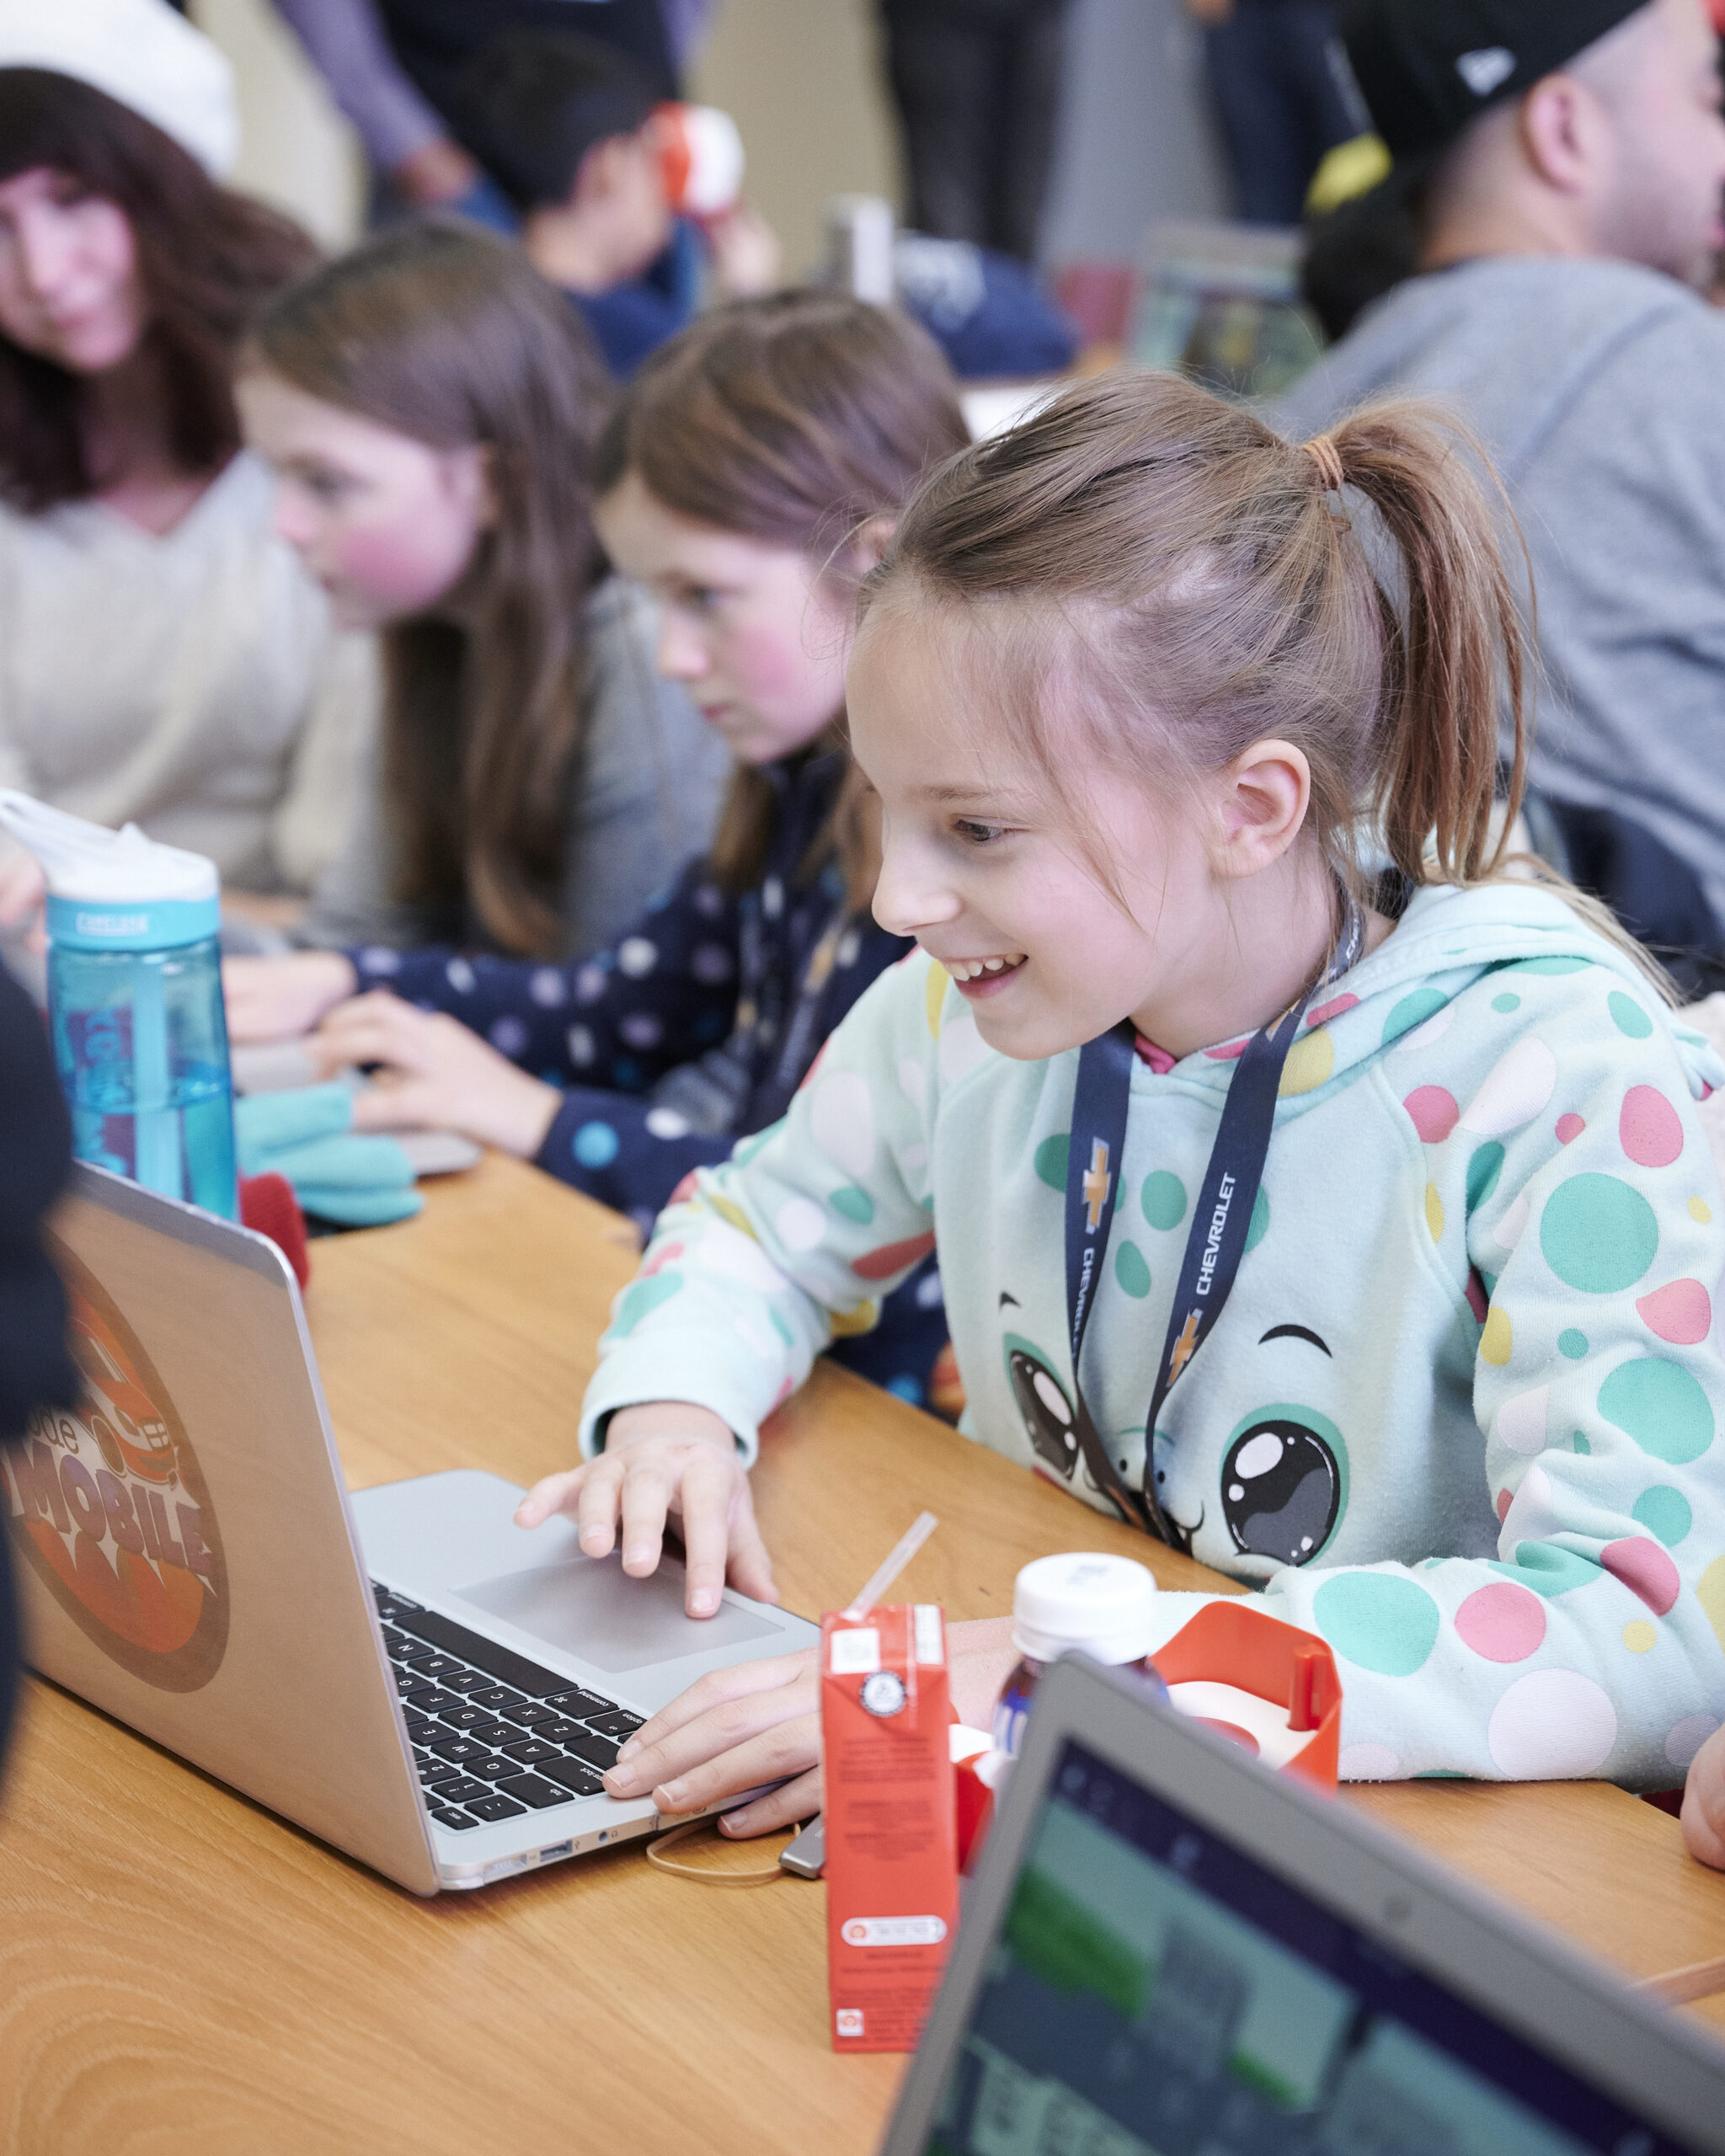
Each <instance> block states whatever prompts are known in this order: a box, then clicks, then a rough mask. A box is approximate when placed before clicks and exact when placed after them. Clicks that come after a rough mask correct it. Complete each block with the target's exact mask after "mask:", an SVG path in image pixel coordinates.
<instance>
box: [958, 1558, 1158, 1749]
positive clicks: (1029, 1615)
mask: <svg viewBox="0 0 1725 2156" xmlns="http://www.w3.org/2000/svg"><path fill="white" fill-rule="evenodd" d="M1155 1638H1156V1581H1155V1578H1154V1577H1153V1576H1152V1575H1151V1572H1150V1571H1149V1569H1148V1567H1147V1566H1143V1565H1140V1564H1137V1563H1135V1561H1133V1560H1132V1559H1131V1558H1130V1557H1114V1556H1106V1555H1103V1554H1100V1553H1097V1552H1092V1551H1084V1550H1079V1551H1075V1552H1073V1553H1071V1555H1068V1556H1059V1557H1039V1558H1038V1559H1037V1560H1036V1561H1035V1562H1034V1563H1033V1564H1029V1565H1026V1566H1025V1567H1024V1569H1023V1572H1020V1573H1019V1575H1018V1577H1017V1582H1015V1584H1014V1586H1013V1588H1012V1645H1013V1646H1015V1647H1017V1650H1018V1652H1019V1654H1020V1656H1021V1657H1022V1659H1021V1660H1020V1661H1019V1662H1018V1663H1017V1666H1016V1668H1014V1669H1013V1671H1012V1674H1011V1676H1009V1677H1008V1678H1007V1681H1006V1684H1004V1685H1003V1686H1002V1688H1001V1696H1000V1699H999V1700H998V1702H997V1703H996V1707H995V1710H994V1742H995V1749H996V1751H997V1752H1001V1753H1005V1755H1006V1756H1007V1758H1009V1759H1016V1758H1017V1756H1018V1753H1019V1752H1020V1751H1021V1750H1022V1749H1023V1741H1024V1725H1025V1722H1026V1721H1028V1718H1029V1714H1030V1709H1031V1705H1032V1702H1033V1700H1034V1699H1035V1696H1036V1688H1037V1685H1038V1684H1039V1682H1040V1680H1041V1677H1042V1673H1043V1672H1044V1669H1046V1668H1048V1666H1049V1663H1050V1662H1058V1661H1059V1660H1060V1657H1061V1656H1062V1655H1063V1654H1066V1653H1069V1652H1071V1651H1072V1650H1074V1649H1076V1650H1077V1651H1078V1652H1080V1653H1082V1654H1087V1655H1088V1656H1089V1657H1090V1658H1091V1660H1092V1662H1105V1663H1107V1664H1108V1665H1109V1666H1110V1667H1112V1668H1117V1669H1118V1668H1124V1667H1127V1666H1129V1665H1131V1664H1137V1665H1139V1666H1140V1673H1141V1675H1142V1676H1143V1678H1144V1680H1145V1682H1146V1684H1148V1685H1149V1686H1151V1687H1152V1688H1153V1689H1154V1690H1155V1692H1156V1694H1157V1695H1158V1696H1159V1697H1161V1698H1162V1699H1166V1698H1167V1687H1166V1686H1165V1685H1164V1684H1163V1683H1162V1679H1161V1678H1159V1677H1158V1676H1157V1675H1156V1671H1155V1670H1154V1669H1153V1668H1151V1665H1150V1662H1149V1660H1148V1657H1149V1654H1150V1651H1151V1645H1152V1643H1153V1642H1154V1641H1155Z"/></svg>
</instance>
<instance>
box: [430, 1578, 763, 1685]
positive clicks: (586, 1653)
mask: <svg viewBox="0 0 1725 2156" xmlns="http://www.w3.org/2000/svg"><path fill="white" fill-rule="evenodd" d="M456 1592H457V1593H458V1594H459V1595H460V1596H461V1598H462V1601H464V1602H471V1603H473V1604H477V1606H478V1608H479V1609H489V1611H490V1613H491V1614H492V1615H493V1616H494V1617H501V1618H502V1619H503V1620H504V1621H505V1624H510V1625H515V1627H516V1629H517V1630H520V1631H523V1632H526V1633H529V1634H531V1636H533V1637H534V1638H535V1639H539V1640H543V1641H544V1642H545V1644H546V1646H548V1647H557V1648H559V1649H561V1651H562V1652H563V1653H564V1654H572V1655H575V1656H578V1657H579V1659H580V1660H581V1661H583V1662H590V1663H591V1664H592V1665H593V1667H594V1668H595V1669H606V1670H617V1671H621V1670H625V1669H640V1668H644V1667H645V1666H646V1664H647V1663H649V1662H675V1661H676V1660H677V1659H678V1657H681V1656H683V1655H692V1654H710V1653H711V1652H712V1651H713V1648H715V1647H729V1646H741V1645H742V1644H743V1643H744V1642H745V1641H749V1640H766V1639H771V1638H772V1636H773V1635H774V1634H775V1633H777V1632H779V1631H782V1630H783V1627H782V1626H781V1625H775V1624H774V1623H772V1620H770V1619H768V1618H764V1617H757V1616H756V1615H755V1614H753V1612H752V1611H750V1610H747V1609H739V1608H738V1607H737V1605H736V1604H734V1602H731V1601H729V1599H727V1600H725V1601H723V1602H721V1603H720V1604H719V1605H718V1614H717V1615H716V1616H713V1617H689V1616H686V1615H685V1614H684V1612H683V1569H682V1566H681V1565H678V1566H673V1567H661V1568H660V1571H658V1572H654V1573H652V1574H651V1575H650V1576H649V1577H648V1578H646V1579H644V1580H633V1579H630V1578H629V1577H628V1576H627V1575H626V1574H625V1573H624V1572H622V1570H621V1569H620V1567H619V1566H617V1565H616V1564H608V1565H606V1564H595V1563H594V1562H593V1561H591V1560H590V1558H585V1557H577V1558H574V1559H573V1560H566V1561H564V1562H563V1563H562V1564H560V1565H538V1566H534V1567H533V1568H532V1569H531V1571H528V1572H502V1573H499V1575H498V1577H496V1578H495V1579H489V1580H481V1581H480V1582H479V1583H478V1586H477V1587H463V1588H457V1590H456Z"/></svg>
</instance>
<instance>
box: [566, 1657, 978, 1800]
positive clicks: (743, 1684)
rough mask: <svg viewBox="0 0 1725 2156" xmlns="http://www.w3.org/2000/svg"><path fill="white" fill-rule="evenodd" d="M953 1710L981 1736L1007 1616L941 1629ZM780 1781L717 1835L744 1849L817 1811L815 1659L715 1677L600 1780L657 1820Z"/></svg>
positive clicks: (633, 1741)
mask: <svg viewBox="0 0 1725 2156" xmlns="http://www.w3.org/2000/svg"><path fill="white" fill-rule="evenodd" d="M947 1655H948V1662H949V1665H950V1670H951V1676H952V1699H953V1710H954V1711H955V1712H956V1713H957V1715H958V1716H959V1719H960V1720H961V1721H965V1722H968V1723H970V1724H971V1725H972V1726H975V1727H977V1728H981V1729H985V1728H986V1727H987V1726H988V1725H989V1722H990V1721H991V1717H992V1716H993V1713H994V1703H995V1701H996V1699H997V1698H998V1697H999V1695H1000V1689H1001V1685H1002V1684H1005V1682H1006V1680H1007V1674H1008V1673H1009V1672H1010V1671H1011V1669H1012V1665H1013V1664H1014V1663H1015V1662H1017V1659H1018V1650H1017V1647H1015V1646H1013V1645H1012V1620H1011V1618H1009V1617H983V1618H976V1619H972V1620H970V1621H969V1622H968V1623H964V1624H959V1625H948V1627H947ZM763 1782H778V1783H779V1784H780V1785H781V1786H780V1787H779V1788H777V1789H772V1790H768V1791H767V1792H766V1796H757V1797H756V1799H755V1800H754V1801H753V1802H752V1803H750V1804H743V1805H739V1806H738V1807H737V1809H736V1810H735V1811H734V1812H725V1813H724V1815H723V1816H722V1817H720V1820H719V1822H718V1825H719V1831H720V1833H724V1834H732V1835H734V1836H735V1837H736V1838H738V1839H739V1840H746V1839H747V1838H748V1837H749V1836H750V1835H751V1834H770V1833H772V1831H773V1829H774V1828H777V1827H788V1826H790V1825H791V1824H792V1823H793V1822H795V1821H798V1820H803V1819H812V1818H813V1817H814V1814H815V1813H816V1812H819V1811H820V1806H821V1802H822V1793H821V1778H820V1652H819V1650H818V1649H816V1648H814V1647H805V1648H804V1650H803V1652H801V1653H800V1654H786V1655H775V1656H772V1657H770V1658H769V1659H767V1660H766V1661H762V1662H739V1663H737V1664H736V1665H735V1666H734V1668H730V1669H714V1670H711V1671H709V1672H708V1674H707V1675H706V1676H705V1677H702V1678H698V1679H697V1681H696V1682H695V1683H694V1684H692V1685H691V1686H690V1687H689V1689H688V1690H687V1691H686V1692H684V1693H682V1694H680V1696H679V1697H678V1698H676V1699H675V1700H672V1701H671V1703H670V1705H669V1706H668V1707H661V1708H660V1710H659V1712H658V1713H657V1714H656V1715H654V1717H653V1718H652V1720H651V1721H646V1722H643V1723H642V1725H641V1726H640V1728H639V1729H638V1730H637V1731H636V1732H635V1733H634V1735H633V1737H630V1738H629V1740H628V1742H627V1743H626V1744H625V1745H624V1746H623V1747H622V1750H621V1751H620V1752H619V1753H617V1764H616V1765H615V1766H614V1767H612V1768H611V1770H610V1772H609V1773H608V1774H606V1776H605V1786H606V1790H607V1792H608V1793H609V1794H610V1795H611V1796H615V1797H619V1798H622V1797H631V1796H645V1795H646V1794H647V1793H648V1792H649V1790H650V1791H651V1793H652V1796H653V1801H654V1804H655V1805H656V1806H657V1807H658V1808H659V1810H660V1811H661V1812H702V1811H705V1810H706V1808H707V1806H708V1805H710V1804H718V1803H722V1802H723V1801H724V1799H725V1798H726V1797H727V1796H736V1795H738V1794H740V1792H741V1791H742V1790H745V1789H759V1788H760V1787H761V1785H762V1783H763Z"/></svg>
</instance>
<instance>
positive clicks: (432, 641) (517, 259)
mask: <svg viewBox="0 0 1725 2156" xmlns="http://www.w3.org/2000/svg"><path fill="white" fill-rule="evenodd" d="M247 359H248V365H247V366H246V368H245V371H244V372H243V375H242V377H241V381H240V401H241V403H242V406H243V410H244V414H245V419H246V428H247V434H248V438H249V439H250V440H252V441H253V442H254V444H255V445H256V446H258V448H259V449H260V450H261V451H263V453H264V454H265V455H266V456H268V457H269V458H270V462H271V464H272V465H273V466H274V467H275V470H276V472H277V473H278V474H279V475H280V499H279V503H278V506H277V510H276V520H277V524H278V526H279V528H280V530H281V531H283V532H284V534H285V535H286V536H287V537H288V538H289V539H290V540H291V542H292V543H293V544H294V545H295V546H296V547H297V548H298V549H299V550H300V551H301V552H302V553H303V555H304V557H305V558H306V561H307V565H308V567H309V568H311V569H312V572H313V574H315V575H316V576H317V577H318V579H319V581H320V582H321V583H322V584H323V585H324V587H325V589H326V590H328V594H329V596H330V600H331V602H332V604H333V605H334V607H335V609H336V611H337V613H338V615H339V616H340V618H342V619H343V620H344V621H347V622H354V623H355V624H360V625H362V626H364V627H369V628H373V629H376V630H377V631H379V632H381V638H382V647H383V657H384V675H385V681H386V686H387V693H386V698H385V705H384V716H383V724H382V739H381V743H380V752H379V755H378V756H377V764H376V768H375V769H374V770H371V771H368V772H367V774H366V783H365V784H364V785H363V787H361V788H360V793H359V798H358V801H357V803H356V808H355V815H354V818H353V822H352V826H351V829H350V834H349V836H348V839H347V842H346V844H345V845H344V847H343V849H342V851H341V853H340V854H339V857H338V858H337V859H336V861H335V862H334V864H333V866H332V867H331V869H330V871H329V872H328V874H327V875H326V876H325V877H324V878H323V879H322V880H321V881H320V883H319V885H318V890H317V893H316V895H315V896H314V898H313V900H312V905H311V907H310V909H309V911H308V913H307V917H306V919H305V921H303V922H302V925H301V928H300V931H299V932H300V934H301V936H302V938H303V940H305V941H307V942H316V943H355V944H373V943H376V944H382V945H387V946H392V947H394V946H400V945H403V944H414V943H425V942H434V941H442V942H451V943H456V944H459V945H461V946H462V947H467V948H478V949H482V950H490V951H501V952H510V953H520V954H522V955H526V956H532V957H536V958H568V957H572V956H580V955H583V954H585V953H587V952H588V951H590V950H592V949H595V947H598V946H600V945H601V944H603V943H606V942H608V941H609V940H610V939H611V937H614V936H616V935H617V933H618V932H619V931H621V930H622V928H624V927H625V926H628V923H629V922H630V921H633V918H634V917H635V915H637V914H638V912H640V910H642V909H643V908H644V906H645V905H646V904H647V902H648V900H649V898H650V897H651V896H652V895H653V894H654V892H656V891H658V890H660V889H662V888H663V887H665V885H667V884H669V883H670V881H671V879H672V878H674V877H675V875H676V872H677V871H678V869H679V868H681V866H682V864H683V862H684V861H685V860H686V859H687V858H688V857H690V856H691V855H692V854H695V853H697V852H699V851H701V850H702V848H703V847H704V846H706V844H707V841H708V837H709V835H710V834H711V832H712V829H713V819H714V816H715V814H716V813H717V811H718V802H719V797H720V795H721V793H722V792H723V790H724V787H725V785H726V783H727V782H728V780H729V775H730V758H729V754H728V753H727V751H726V749H725V746H724V743H723V741H722V740H721V739H719V738H718V736H717V735H716V734H714V733H713V729H712V728H710V727H708V725H707V724H706V723H705V722H704V721H703V720H702V718H701V716H700V714H699V713H698V712H697V710H696V709H695V707H694V705H693V704H692V702H691V701H690V699H689V697H688V696H687V695H686V693H685V691H683V690H682V689H681V687H679V686H677V685H676V684H675V683H671V682H665V681H660V680H658V679H656V677H655V675H654V668H653V637H654V628H653V623H652V621H651V610H650V609H649V608H648V607H647V606H645V604H644V601H643V600H642V596H641V594H640V593H639V592H638V590H636V589H634V588H633V587H632V586H629V585H627V584H622V583H621V582H619V581H617V579H611V578H609V577H608V576H607V574H606V560H605V557H604V554H603V552H601V547H600V544H599V541H598V539H597V537H596V536H595V531H594V526H593V515H592V458H593V449H594V444H595V440H596V437H597V435H598V433H599V430H600V429H601V427H602V426H603V424H605V421H606V417H607V415H608V413H609V411H610V408H611V398H610V393H609V389H608V386H607V384H606V380H605V376H604V373H603V371H602V370H601V366H600V365H599V361H598V358H597V355H595V352H594V350H593V348H592V344H591V342H590V339H589V338H588V337H587V335H586V334H585V331H584V329H583V328H582V327H581V324H580V323H579V320H577V318H575V317H574V314H573V313H572V312H570V311H569V308H568V307H566V306H565V305H564V304H563V301H562V300H561V299H560V298H559V297H558V295H557V293H556V292H554V291H553V290H552V289H551V287H550V286H547V284H546V283H545V282H544V281H543V280H542V278H540V277H539V276H538V275H537V273H536V272H535V271H534V270H533V269H532V268H531V265H530V264H528V263H527V262H526V260H525V259H523V257H522V255H521V252H520V250H519V249H518V248H515V247H513V246H511V245H510V243H507V242H506V241H504V240H501V239H498V238H496V237H493V236H492V235H490V234H489V233H485V232H478V231H476V230H474V229H473V227H471V226H467V225H462V224H460V223H457V222H456V221H453V220H447V221H442V220H440V221H419V220H415V221H413V222H411V223H408V224H403V225H400V226H394V227H390V228H389V229H388V230H387V231H386V232H381V233H379V234H378V235H377V237H375V238H373V239H371V240H370V241H368V242H367V243H366V244H364V245H363V246H361V247H359V248H355V250H354V251H353V253H350V254H348V255H345V256H344V257H343V258H341V259H339V260H338V261H335V262H333V263H329V264H326V265H325V266H324V267H323V269H321V270H318V271H317V272H316V273H315V274H314V275H312V276H311V277H310V278H308V279H307V280H305V281H304V282H303V283H302V284H300V285H297V286H294V287H293V288H292V289H291V291H287V292H286V293H284V294H283V295H282V296H280V298H278V299H276V300H275V302H272V303H271V304H270V306H269V307H267V308H265V310H264V312H263V313H262V315H261V316H260V317H259V320H258V323H257V325H256V328H255V330H254V336H253V339H252V342H251V344H250V345H249V347H248V353H247Z"/></svg>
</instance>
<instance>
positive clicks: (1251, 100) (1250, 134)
mask: <svg viewBox="0 0 1725 2156" xmlns="http://www.w3.org/2000/svg"><path fill="white" fill-rule="evenodd" d="M1186 5H1187V7H1188V9H1189V10H1190V12H1191V13H1192V15H1193V17H1194V19H1195V20H1196V21H1197V22H1199V24H1202V26H1203V29H1204V62H1205V67H1206V70H1207V72H1208V73H1209V76H1210V94H1211V96H1212V97H1213V98H1214V99H1215V109H1216V118H1217V120H1218V122H1219V123H1220V127H1221V133H1222V141H1223V143H1224V145H1225V147H1226V151H1227V157H1228V165H1229V168H1230V170H1231V173H1232V175H1233V180H1234V208H1235V214H1236V216H1238V217H1240V218H1241V219H1242V220H1243V221H1244V222H1246V223H1247V224H1248V225H1297V224H1298V223H1299V222H1300V214H1301V212H1302V211H1303V210H1304V208H1305V205H1306V189H1307V188H1309V187H1310V186H1311V182H1312V178H1313V175H1314V174H1315V173H1316V171H1317V168H1318V167H1319V165H1320V164H1321V163H1322V162H1323V159H1324V157H1325V154H1326V152H1328V151H1330V150H1332V149H1334V148H1335V147H1337V145H1338V143H1342V142H1345V141H1348V140H1349V139H1350V138H1351V137H1352V136H1356V135H1358V134H1359V132H1360V130H1361V115H1360V114H1359V107H1358V104H1357V103H1356V102H1355V101H1354V99H1351V98H1350V97H1349V95H1348V84H1347V78H1346V76H1345V74H1344V73H1343V72H1338V69H1337V67H1336V66H1335V62H1334V59H1333V56H1332V50H1331V47H1332V41H1333V40H1334V37H1335V34H1336V23H1335V10H1334V9H1333V8H1331V7H1329V6H1327V5H1325V4H1322V0H1186Z"/></svg>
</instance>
